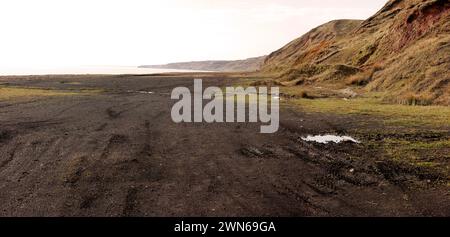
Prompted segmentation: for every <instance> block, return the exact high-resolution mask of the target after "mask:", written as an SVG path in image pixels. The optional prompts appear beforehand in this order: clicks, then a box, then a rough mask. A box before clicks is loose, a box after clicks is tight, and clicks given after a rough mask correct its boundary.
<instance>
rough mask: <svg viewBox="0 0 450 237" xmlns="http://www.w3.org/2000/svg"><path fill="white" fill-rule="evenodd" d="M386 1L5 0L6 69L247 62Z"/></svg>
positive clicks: (1, 11)
mask: <svg viewBox="0 0 450 237" xmlns="http://www.w3.org/2000/svg"><path fill="white" fill-rule="evenodd" d="M386 1H387V0H339V1H335V0H321V1H317V0H39V1H36V0H1V1H0V32H1V33H0V68H5V67H39V66H86V65H118V66H119V65H120V66H134V65H142V64H162V63H169V62H180V61H195V60H233V59H244V58H248V57H254V56H261V55H266V54H269V53H271V52H272V51H274V50H277V49H278V48H280V47H282V46H283V45H285V44H286V43H288V42H290V41H292V40H294V39H295V38H298V37H300V36H301V35H302V34H304V33H306V32H307V31H309V30H310V29H312V28H314V27H316V26H318V25H320V24H323V23H326V22H328V21H330V20H335V19H366V18H368V17H370V16H371V15H373V14H374V13H376V12H377V11H378V10H379V9H380V8H381V7H382V6H383V5H384V4H385V3H386Z"/></svg>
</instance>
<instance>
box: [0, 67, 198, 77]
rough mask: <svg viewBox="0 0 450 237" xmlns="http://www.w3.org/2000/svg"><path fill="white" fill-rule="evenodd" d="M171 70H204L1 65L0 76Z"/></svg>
mask: <svg viewBox="0 0 450 237" xmlns="http://www.w3.org/2000/svg"><path fill="white" fill-rule="evenodd" d="M170 72H202V71H193V70H177V69H154V68H139V67H137V66H77V67H23V68H20V67H15V68H11V67H9V68H2V67H0V76H26V75H88V74H93V75H94V74H105V75H121V74H155V73H170Z"/></svg>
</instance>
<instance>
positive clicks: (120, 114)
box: [0, 75, 450, 216]
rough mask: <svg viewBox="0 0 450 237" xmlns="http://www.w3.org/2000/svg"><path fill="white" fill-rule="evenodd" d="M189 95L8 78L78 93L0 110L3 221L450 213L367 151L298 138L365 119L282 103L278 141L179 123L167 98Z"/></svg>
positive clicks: (426, 187)
mask: <svg viewBox="0 0 450 237" xmlns="http://www.w3.org/2000/svg"><path fill="white" fill-rule="evenodd" d="M233 83H234V79H232V78H227V77H225V78H224V77H221V76H211V75H210V76H208V77H207V78H205V79H204V84H205V86H219V87H223V86H226V85H231V84H233ZM192 85H193V78H192V77H191V76H189V75H186V76H182V75H177V76H161V75H159V76H158V75H157V76H146V75H139V76H133V75H127V76H125V75H116V76H36V77H31V76H29V77H26V76H25V77H1V78H0V86H3V87H6V88H33V89H36V88H38V89H45V90H48V91H60V92H63V93H65V92H67V93H69V92H70V94H69V95H64V94H62V95H57V96H36V97H20V98H14V99H4V100H0V216H448V215H449V214H450V196H449V188H448V185H446V184H445V182H444V184H442V183H439V182H438V181H437V180H439V179H440V178H441V177H439V176H437V175H434V174H432V173H427V172H425V171H422V170H411V169H408V168H407V167H406V168H405V167H401V166H393V165H392V164H391V163H389V161H386V160H380V159H379V154H378V153H377V152H373V151H372V152H368V151H367V149H366V147H365V146H364V144H353V143H342V144H328V145H322V144H316V143H308V142H305V141H303V140H301V139H300V138H301V137H302V136H305V135H308V134H322V133H337V134H346V131H348V130H351V129H354V128H355V126H362V125H361V123H359V122H360V121H362V120H364V117H362V116H357V115H355V116H346V115H342V116H335V115H327V114H323V113H306V112H303V111H302V110H298V109H295V108H293V107H292V106H290V105H289V104H283V105H282V108H281V115H280V118H281V122H280V126H281V128H280V131H279V132H278V133H275V134H260V133H259V126H260V124H252V123H241V124H238V123H223V124H207V123H197V124H186V123H182V124H175V123H174V122H172V119H171V117H170V111H171V106H172V104H173V103H174V101H173V100H171V99H170V93H171V91H172V89H173V88H175V87H177V86H186V87H192ZM143 91H146V92H153V94H147V93H139V92H143ZM367 126H369V125H367ZM370 126H382V125H377V124H371V125H370ZM350 135H352V134H350ZM441 136H444V139H445V136H447V138H448V134H445V132H444V134H441ZM362 140H364V138H362ZM435 181H436V182H435Z"/></svg>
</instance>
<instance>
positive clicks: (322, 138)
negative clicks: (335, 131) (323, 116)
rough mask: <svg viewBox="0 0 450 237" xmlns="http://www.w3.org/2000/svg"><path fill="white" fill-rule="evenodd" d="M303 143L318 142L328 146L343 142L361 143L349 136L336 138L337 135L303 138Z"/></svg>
mask: <svg viewBox="0 0 450 237" xmlns="http://www.w3.org/2000/svg"><path fill="white" fill-rule="evenodd" d="M302 140H303V141H307V142H317V143H322V144H328V143H330V142H334V143H341V142H353V143H360V142H359V141H358V140H356V139H354V138H352V137H349V136H335V135H318V136H307V137H302Z"/></svg>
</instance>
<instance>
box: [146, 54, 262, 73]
mask: <svg viewBox="0 0 450 237" xmlns="http://www.w3.org/2000/svg"><path fill="white" fill-rule="evenodd" d="M264 59H265V56H263V57H256V58H248V59H244V60H235V61H197V62H182V63H170V64H165V65H150V66H140V67H142V68H166V69H181V70H200V71H215V72H252V71H256V70H259V69H260V67H261V64H262V63H263V61H264Z"/></svg>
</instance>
